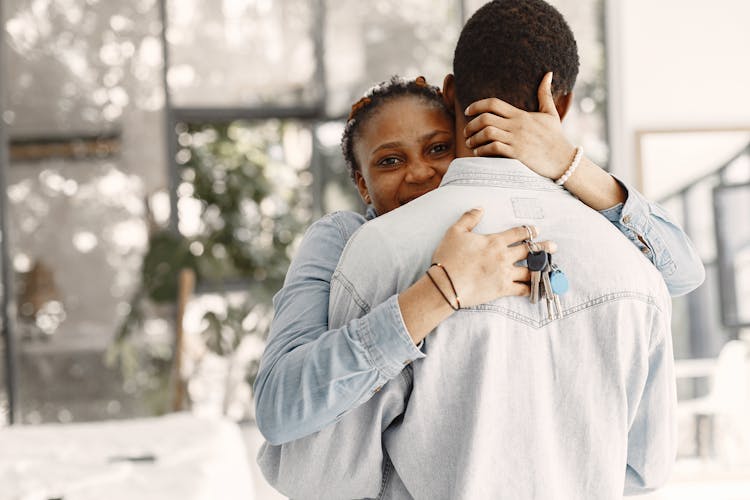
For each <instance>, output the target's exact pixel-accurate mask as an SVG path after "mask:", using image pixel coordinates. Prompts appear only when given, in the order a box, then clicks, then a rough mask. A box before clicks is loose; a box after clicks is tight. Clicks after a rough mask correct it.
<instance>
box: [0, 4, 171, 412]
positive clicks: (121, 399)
mask: <svg viewBox="0 0 750 500" xmlns="http://www.w3.org/2000/svg"><path fill="white" fill-rule="evenodd" d="M9 3H10V5H8V6H7V8H6V9H4V15H5V21H6V22H5V32H4V36H5V40H4V41H5V43H6V44H7V45H6V46H5V48H6V50H5V51H4V54H3V55H4V56H7V57H6V58H5V59H4V61H3V71H2V78H3V79H4V81H3V84H4V86H5V88H6V89H7V92H6V103H7V109H5V110H4V111H3V112H2V119H3V120H4V122H5V123H6V124H8V135H9V139H10V148H9V150H10V158H11V164H10V167H9V168H8V170H7V171H6V180H7V184H8V185H7V195H8V214H7V216H8V227H7V228H5V229H6V230H7V233H6V235H7V237H8V242H9V250H10V251H9V255H8V257H9V259H10V264H11V269H12V271H13V274H14V276H13V280H14V282H15V285H16V286H15V292H16V293H15V295H16V296H15V297H14V298H15V299H16V302H17V305H18V308H17V316H16V318H14V320H15V321H14V324H15V332H16V334H17V337H18V339H17V350H18V363H17V366H18V372H19V373H18V381H19V399H20V401H19V402H18V404H19V407H20V410H21V411H20V417H21V421H23V422H27V423H39V422H46V421H60V422H67V421H78V420H91V419H102V418H113V417H126V416H133V415H143V414H152V413H153V412H154V411H156V409H155V408H153V407H149V403H147V402H146V401H145V400H144V399H142V397H141V396H142V393H141V392H140V389H141V388H143V387H144V386H145V385H146V383H145V382H144V383H139V382H138V381H137V380H140V381H144V373H143V371H141V372H140V373H138V370H134V371H133V373H132V378H131V380H130V382H127V381H124V380H123V378H122V376H121V373H122V372H121V370H120V368H121V367H118V366H115V365H108V364H107V363H106V362H105V353H106V352H107V350H108V349H109V348H110V347H111V346H112V344H113V342H114V340H115V337H116V332H117V330H118V327H119V325H120V324H121V322H122V321H123V320H124V318H126V317H127V315H128V312H129V310H130V301H131V298H132V295H133V294H134V293H135V291H136V290H137V289H138V286H139V282H140V279H141V277H140V268H141V263H142V258H143V254H144V252H145V250H146V247H147V244H148V239H149V233H150V231H151V230H152V229H153V226H154V224H155V223H154V224H152V220H151V218H150V217H149V215H148V210H147V203H146V200H149V199H151V198H152V197H153V195H154V193H158V192H160V191H163V190H164V189H165V187H166V185H167V171H166V168H165V167H164V164H165V161H164V157H165V155H164V138H165V137H166V133H165V132H164V128H163V127H164V120H163V112H162V107H163V104H164V89H163V86H162V85H161V82H162V72H161V64H162V57H161V43H160V41H159V36H160V29H161V28H160V27H161V23H160V20H159V9H158V3H157V2H154V1H149V0H143V1H140V0H138V1H134V2H129V3H123V2H93V1H92V2H69V1H59V2H58V1H56V2H39V1H36V0H18V1H14V2H9ZM4 7H5V5H4ZM166 331H167V333H170V332H171V331H172V330H171V328H170V329H167V330H166ZM167 354H169V353H167ZM168 359H169V356H167V360H168ZM149 368H150V367H149ZM139 384H140V385H139Z"/></svg>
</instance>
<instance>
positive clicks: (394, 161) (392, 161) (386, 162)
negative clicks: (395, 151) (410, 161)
mask: <svg viewBox="0 0 750 500" xmlns="http://www.w3.org/2000/svg"><path fill="white" fill-rule="evenodd" d="M400 162H401V159H400V158H398V157H396V156H388V157H387V158H383V159H382V160H380V161H379V162H378V165H380V166H384V167H392V166H393V165H398V164H399V163H400Z"/></svg>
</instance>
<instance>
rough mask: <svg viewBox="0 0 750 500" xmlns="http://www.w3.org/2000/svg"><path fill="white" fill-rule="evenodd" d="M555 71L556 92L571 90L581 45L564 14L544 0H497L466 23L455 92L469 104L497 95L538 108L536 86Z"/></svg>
mask: <svg viewBox="0 0 750 500" xmlns="http://www.w3.org/2000/svg"><path fill="white" fill-rule="evenodd" d="M548 71H552V72H554V77H553V84H552V90H553V95H554V96H555V97H557V96H559V95H561V94H567V93H569V92H570V91H571V90H573V85H574V84H575V80H576V76H577V75H578V47H577V45H576V41H575V37H574V36H573V32H572V31H571V30H570V27H569V26H568V23H567V22H566V21H565V18H563V16H562V14H560V12H558V11H557V9H555V8H554V7H552V6H551V5H549V4H548V3H546V2H544V1H542V0H494V1H492V2H489V3H487V4H485V5H484V6H482V7H481V8H480V9H479V10H477V11H476V13H474V15H473V16H471V19H469V21H468V22H467V23H466V26H464V28H463V30H462V31H461V36H460V37H459V39H458V44H457V45H456V51H455V53H454V57H453V73H454V75H455V85H456V96H457V98H458V102H459V104H460V105H461V109H465V108H466V107H467V106H468V105H469V104H471V103H472V102H474V101H478V100H480V99H485V98H487V97H498V98H500V99H502V100H504V101H507V102H509V103H510V104H512V105H514V106H516V107H518V108H521V109H525V110H527V111H537V110H538V109H539V100H538V98H537V89H538V88H539V83H540V82H541V81H542V78H543V77H544V75H545V74H546V73H547V72H548Z"/></svg>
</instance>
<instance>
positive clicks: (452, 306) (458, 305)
mask: <svg viewBox="0 0 750 500" xmlns="http://www.w3.org/2000/svg"><path fill="white" fill-rule="evenodd" d="M433 267H439V268H440V269H442V270H443V272H444V273H445V277H446V278H448V283H450V285H451V290H453V295H454V296H455V298H456V304H457V306H454V305H453V302H451V301H450V299H449V298H448V296H447V295H446V294H445V292H443V289H442V288H440V287H439V286H438V284H437V281H435V278H433V277H432V275H431V274H430V269H432V268H433ZM425 274H426V275H427V277H428V278H430V281H432V284H433V285H435V288H437V289H438V292H440V295H442V296H443V298H444V299H445V301H446V302H447V303H448V305H449V306H451V309H453V310H454V311H458V310H459V309H461V300H460V299H459V298H458V293H457V292H456V287H455V285H453V280H452V279H451V275H450V274H448V270H447V269H446V268H445V267H444V266H443V265H442V264H441V263H440V262H433V263H432V264H431V265H430V267H429V268H428V269H427V271H425Z"/></svg>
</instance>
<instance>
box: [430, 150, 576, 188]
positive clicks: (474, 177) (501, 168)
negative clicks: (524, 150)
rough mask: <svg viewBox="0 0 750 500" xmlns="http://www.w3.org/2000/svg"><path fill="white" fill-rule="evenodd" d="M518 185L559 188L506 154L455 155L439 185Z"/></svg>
mask: <svg viewBox="0 0 750 500" xmlns="http://www.w3.org/2000/svg"><path fill="white" fill-rule="evenodd" d="M478 181H479V182H482V183H483V184H489V185H496V186H500V185H503V186H508V187H514V186H520V185H523V186H524V187H526V188H529V187H532V188H535V189H543V190H553V191H560V190H562V189H563V188H562V186H558V185H557V184H555V183H554V181H552V180H550V179H548V178H546V177H542V176H541V175H539V174H537V173H535V172H534V171H532V170H531V169H529V168H528V167H527V166H526V165H524V164H523V163H521V162H520V161H518V160H513V159H510V158H456V159H455V160H453V162H451V164H450V167H448V171H447V172H446V173H445V176H444V177H443V181H442V182H441V183H440V186H441V187H442V186H447V185H450V184H476V183H477V182H478Z"/></svg>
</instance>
